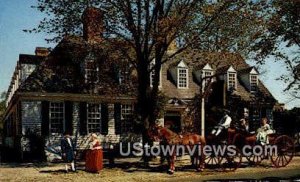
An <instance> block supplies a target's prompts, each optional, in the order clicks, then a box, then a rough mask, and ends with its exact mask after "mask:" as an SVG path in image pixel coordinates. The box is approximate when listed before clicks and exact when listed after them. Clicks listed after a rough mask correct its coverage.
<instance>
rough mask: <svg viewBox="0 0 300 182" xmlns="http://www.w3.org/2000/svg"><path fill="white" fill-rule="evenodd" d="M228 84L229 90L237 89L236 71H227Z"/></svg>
mask: <svg viewBox="0 0 300 182" xmlns="http://www.w3.org/2000/svg"><path fill="white" fill-rule="evenodd" d="M227 85H228V90H232V89H234V90H236V73H235V72H228V73H227Z"/></svg>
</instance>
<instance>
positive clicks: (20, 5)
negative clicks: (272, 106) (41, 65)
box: [0, 0, 300, 109]
mask: <svg viewBox="0 0 300 182" xmlns="http://www.w3.org/2000/svg"><path fill="white" fill-rule="evenodd" d="M35 4H36V0H0V55H1V57H0V92H3V91H7V88H8V86H9V83H10V80H11V77H12V74H13V71H14V69H15V66H16V63H17V61H18V57H19V54H34V51H35V48H36V47H54V46H55V45H54V44H47V43H46V41H45V40H44V39H45V38H46V37H47V34H29V33H25V32H23V31H22V30H23V29H30V28H34V27H35V26H36V25H37V24H38V22H39V21H40V20H41V19H42V18H43V14H41V13H40V12H38V11H36V10H35V9H32V8H30V6H32V5H35ZM249 64H251V65H254V63H251V62H249ZM261 70H262V72H263V74H262V75H261V76H260V79H261V80H262V82H263V83H264V84H265V85H266V87H267V88H268V89H269V90H270V92H271V93H272V94H273V96H274V97H275V98H276V99H277V100H278V101H279V102H280V103H285V104H286V107H287V108H289V109H290V108H293V107H300V100H296V99H293V98H291V97H290V96H289V94H286V93H284V92H283V90H284V88H285V87H286V84H285V83H283V82H282V81H278V80H276V78H278V77H279V76H280V75H281V74H284V73H286V70H285V66H284V65H283V64H282V63H280V62H275V61H274V60H273V59H271V58H270V59H268V60H267V61H266V64H265V65H263V66H262V67H261Z"/></svg>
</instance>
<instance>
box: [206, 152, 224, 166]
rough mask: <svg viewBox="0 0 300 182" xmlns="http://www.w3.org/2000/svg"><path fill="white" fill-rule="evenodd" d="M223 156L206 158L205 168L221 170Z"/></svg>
mask: <svg viewBox="0 0 300 182" xmlns="http://www.w3.org/2000/svg"><path fill="white" fill-rule="evenodd" d="M221 161H222V157H221V156H216V155H214V154H213V155H210V156H206V157H205V167H206V168H210V169H219V168H220V167H221Z"/></svg>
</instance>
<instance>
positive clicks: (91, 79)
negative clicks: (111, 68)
mask: <svg viewBox="0 0 300 182" xmlns="http://www.w3.org/2000/svg"><path fill="white" fill-rule="evenodd" d="M84 71H85V82H86V83H97V82H98V81H99V68H98V66H97V64H96V61H95V60H94V58H93V57H92V56H91V55H89V56H88V58H86V60H85V65H84Z"/></svg>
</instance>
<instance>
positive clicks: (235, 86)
mask: <svg viewBox="0 0 300 182" xmlns="http://www.w3.org/2000/svg"><path fill="white" fill-rule="evenodd" d="M229 74H234V80H235V81H234V89H235V90H236V89H237V73H236V72H231V71H228V72H227V90H228V91H229V90H230V87H229Z"/></svg>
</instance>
